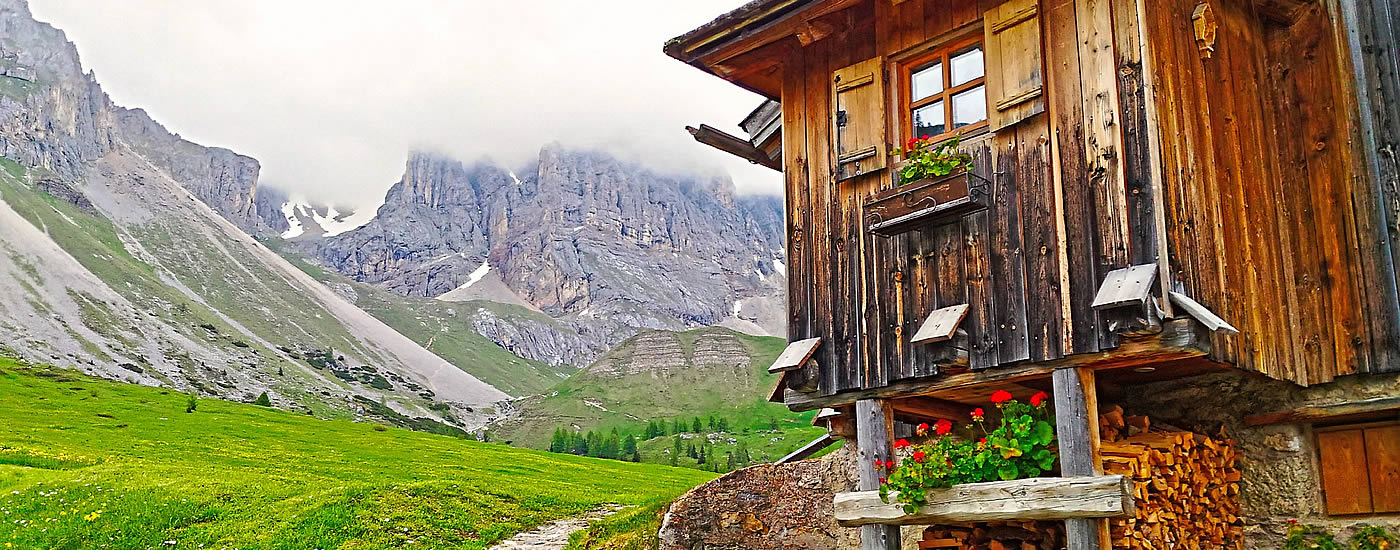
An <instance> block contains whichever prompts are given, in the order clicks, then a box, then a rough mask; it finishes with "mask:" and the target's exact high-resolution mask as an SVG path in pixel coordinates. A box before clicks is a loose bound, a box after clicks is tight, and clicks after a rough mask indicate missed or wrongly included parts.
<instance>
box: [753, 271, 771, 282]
mask: <svg viewBox="0 0 1400 550" xmlns="http://www.w3.org/2000/svg"><path fill="white" fill-rule="evenodd" d="M753 273H754V275H758V280H760V281H767V280H768V276H767V275H764V274H763V272H762V271H759V270H757V269H755V270H753Z"/></svg>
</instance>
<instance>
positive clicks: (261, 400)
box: [253, 392, 272, 407]
mask: <svg viewBox="0 0 1400 550" xmlns="http://www.w3.org/2000/svg"><path fill="white" fill-rule="evenodd" d="M253 404H254V405H257V406H259V407H271V406H272V399H269V398H268V397H267V392H262V394H261V395H259V396H258V398H257V399H256V400H254V401H253Z"/></svg>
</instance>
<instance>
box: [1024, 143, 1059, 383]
mask: <svg viewBox="0 0 1400 550" xmlns="http://www.w3.org/2000/svg"><path fill="white" fill-rule="evenodd" d="M1016 139H1017V141H1018V142H1019V145H1018V146H1017V149H1018V151H1019V159H1018V160H1017V163H1016V170H1017V180H1018V181H1019V182H1020V183H1021V190H1022V192H1021V197H1022V201H1023V205H1022V212H1023V214H1024V216H1025V219H1026V223H1025V224H1024V228H1023V230H1024V234H1025V236H1024V241H1023V242H1024V243H1025V244H1024V254H1023V256H1024V259H1025V267H1026V277H1025V285H1026V288H1025V293H1024V296H1025V297H1024V300H1025V301H1026V333H1027V338H1028V340H1029V346H1030V359H1031V360H1032V361H1046V360H1049V359H1057V358H1059V357H1061V356H1062V355H1063V353H1064V350H1063V348H1062V344H1061V340H1062V338H1063V336H1064V329H1063V326H1062V325H1063V323H1064V320H1063V308H1062V305H1061V303H1060V265H1059V259H1060V248H1061V246H1062V245H1061V243H1060V236H1059V231H1058V228H1059V227H1060V225H1061V220H1060V219H1059V212H1058V210H1057V208H1056V206H1055V204H1056V202H1057V200H1058V197H1057V196H1056V193H1057V191H1056V189H1055V185H1054V178H1053V174H1052V172H1051V162H1050V143H1049V142H1050V139H1049V117H1047V116H1041V117H1036V118H1035V119H1033V120H1030V121H1026V122H1023V123H1021V124H1020V125H1018V127H1017V129H1016Z"/></svg>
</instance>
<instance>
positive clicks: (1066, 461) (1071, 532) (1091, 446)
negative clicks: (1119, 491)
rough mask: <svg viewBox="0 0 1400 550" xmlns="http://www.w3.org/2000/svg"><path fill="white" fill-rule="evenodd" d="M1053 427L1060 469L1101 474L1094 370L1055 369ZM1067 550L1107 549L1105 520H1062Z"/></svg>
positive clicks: (1074, 473)
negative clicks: (1063, 521)
mask: <svg viewBox="0 0 1400 550" xmlns="http://www.w3.org/2000/svg"><path fill="white" fill-rule="evenodd" d="M1053 380H1054V383H1055V430H1056V435H1057V436H1058V437H1059V443H1060V473H1061V475H1063V476H1066V477H1075V476H1096V475H1103V466H1102V463H1101V462H1100V460H1099V403H1098V397H1097V394H1096V392H1095V389H1094V371H1093V370H1091V369H1089V368H1086V367H1072V368H1064V369H1056V370H1055V374H1054V375H1053ZM1065 536H1066V538H1067V542H1068V543H1069V549H1068V550H1109V549H1110V548H1112V544H1111V543H1110V541H1109V538H1108V520H1106V519H1090V518H1072V519H1067V520H1065Z"/></svg>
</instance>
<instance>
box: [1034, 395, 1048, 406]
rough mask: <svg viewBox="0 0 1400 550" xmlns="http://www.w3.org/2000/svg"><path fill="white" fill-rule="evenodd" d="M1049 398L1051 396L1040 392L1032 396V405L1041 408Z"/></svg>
mask: <svg viewBox="0 0 1400 550" xmlns="http://www.w3.org/2000/svg"><path fill="white" fill-rule="evenodd" d="M1047 397H1050V396H1049V395H1045V392H1040V393H1037V394H1035V395H1032V396H1031V404H1032V405H1035V406H1037V407H1039V406H1040V404H1041V403H1044V402H1045V399H1046V398H1047Z"/></svg>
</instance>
